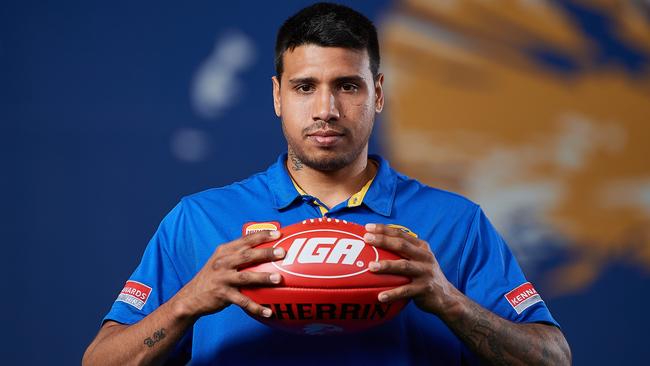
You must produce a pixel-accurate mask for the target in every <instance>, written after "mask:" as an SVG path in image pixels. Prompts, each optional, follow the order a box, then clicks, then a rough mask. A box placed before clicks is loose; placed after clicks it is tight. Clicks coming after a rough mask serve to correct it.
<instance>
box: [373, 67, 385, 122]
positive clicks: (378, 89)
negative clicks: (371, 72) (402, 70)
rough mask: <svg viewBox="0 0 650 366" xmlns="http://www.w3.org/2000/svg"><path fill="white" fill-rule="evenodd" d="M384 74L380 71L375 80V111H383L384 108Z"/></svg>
mask: <svg viewBox="0 0 650 366" xmlns="http://www.w3.org/2000/svg"><path fill="white" fill-rule="evenodd" d="M383 85H384V74H382V73H379V74H378V75H377V80H375V112H377V113H381V111H382V110H383V109H384V86H383Z"/></svg>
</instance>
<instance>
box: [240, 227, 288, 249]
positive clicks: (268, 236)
mask: <svg viewBox="0 0 650 366" xmlns="http://www.w3.org/2000/svg"><path fill="white" fill-rule="evenodd" d="M281 235H282V234H281V233H280V232H279V231H278V230H262V231H258V232H256V233H252V234H248V235H245V236H242V237H241V238H239V239H237V240H235V241H234V242H233V244H234V243H237V245H236V246H237V247H240V246H244V247H249V248H253V247H256V246H258V245H260V244H262V243H267V242H269V241H273V240H276V239H278V238H280V236H281Z"/></svg>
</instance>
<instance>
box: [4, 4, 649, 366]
mask: <svg viewBox="0 0 650 366" xmlns="http://www.w3.org/2000/svg"><path fill="white" fill-rule="evenodd" d="M307 3H309V2H307V1H292V2H287V3H286V4H282V5H279V4H278V3H275V2H259V4H251V3H250V2H239V3H237V2H233V3H225V2H215V1H195V2H191V3H189V4H188V5H180V3H178V2H168V3H161V2H119V1H118V2H110V3H92V4H91V3H89V2H78V3H77V2H71V1H66V2H54V3H41V2H30V1H21V2H12V3H4V4H3V6H2V10H0V122H1V123H0V149H1V152H2V154H0V159H1V162H2V170H1V171H0V175H1V177H0V184H1V188H2V193H3V195H4V197H3V199H2V202H3V203H2V211H1V212H2V224H1V230H2V244H3V255H2V263H1V264H2V266H1V271H2V275H3V278H4V281H2V305H1V306H2V318H3V319H4V321H3V323H4V324H8V327H4V329H3V332H2V333H3V334H4V336H3V338H5V339H4V340H3V342H2V346H1V347H2V356H1V357H2V361H1V362H2V363H3V364H8V365H11V364H26V365H41V364H52V365H72V364H78V363H79V362H80V360H81V356H82V354H83V351H84V350H85V347H86V346H87V345H88V344H89V343H90V341H91V340H92V338H93V337H94V335H95V334H96V332H97V330H98V327H99V325H100V321H101V319H102V317H103V315H104V314H105V313H106V312H107V311H108V309H109V307H110V305H111V303H112V302H113V300H114V299H115V297H116V295H117V293H118V292H119V290H120V289H121V288H122V286H123V284H124V281H125V280H126V279H127V277H128V276H129V274H130V273H131V271H132V270H133V269H134V268H135V266H136V265H137V263H138V262H139V259H140V256H141V254H142V252H143V250H144V247H145V245H146V243H147V241H148V240H149V237H150V236H151V235H152V233H153V232H154V230H155V228H156V227H157V225H158V223H159V221H160V220H161V219H162V217H163V216H164V215H165V214H166V212H167V211H168V210H169V209H171V208H172V207H173V206H174V205H175V204H176V202H177V201H178V200H179V199H180V197H181V196H183V195H186V194H190V193H193V192H196V191H199V190H203V189H206V188H208V187H213V186H219V185H224V184H228V183H230V182H232V181H235V180H240V179H243V178H245V177H246V176H248V175H250V174H252V173H254V172H257V171H259V170H262V169H264V168H265V167H266V166H268V165H269V164H270V163H272V162H273V161H274V160H275V159H276V157H277V155H278V154H279V153H281V152H282V151H283V150H284V148H285V145H284V140H283V137H282V133H281V129H280V124H279V121H278V119H277V118H276V117H275V115H274V114H273V106H272V98H271V79H270V78H271V76H272V75H273V74H274V69H273V44H274V38H275V32H276V30H277V28H278V27H279V25H280V24H281V22H282V21H283V20H284V19H285V18H286V17H287V16H288V15H290V14H292V13H293V12H295V11H296V10H297V9H299V8H301V7H303V6H304V5H306V4H307ZM354 6H355V7H356V8H357V9H359V10H361V11H362V12H364V13H365V14H367V15H368V16H370V17H371V18H373V19H377V18H378V17H379V16H380V15H381V14H383V13H385V12H386V11H387V10H389V9H390V8H389V4H388V2H387V0H384V1H373V2H361V3H359V4H355V5H354ZM226 51H229V52H231V53H232V54H236V55H238V58H237V60H238V62H237V63H234V64H229V60H227V59H224V58H223V57H222V56H220V55H223V54H222V53H220V52H226ZM210 80H226V81H225V82H224V83H225V84H223V85H222V87H223V88H225V89H228V90H230V91H231V93H230V94H227V95H220V94H219V93H218V91H217V92H215V91H214V90H211V89H210V87H209V84H210V83H209V81H210ZM206 85H207V86H206ZM379 127H380V128H381V126H379ZM376 140H377V139H374V140H373V147H372V149H373V150H380V151H381V146H378V145H377V144H376V143H375V141H376ZM549 265H552V263H551V264H549ZM532 280H533V281H534V280H535V278H534V277H533V278H532ZM648 283H649V277H648V272H647V271H646V270H642V269H639V268H633V267H628V266H625V265H620V264H617V265H612V266H611V267H609V268H608V269H607V270H606V271H605V273H603V275H602V276H601V278H600V279H599V280H598V281H597V282H596V283H595V284H594V285H593V286H592V287H590V288H586V289H584V291H583V292H581V293H575V294H571V295H567V296H564V297H561V298H550V299H546V300H547V303H548V304H549V307H550V308H551V310H552V311H553V313H554V315H555V316H556V318H557V319H558V320H559V322H560V323H561V324H562V325H563V327H564V331H565V332H566V334H567V337H568V339H569V341H570V343H571V345H572V347H573V351H574V359H575V363H576V364H580V365H586V364H618V363H624V362H623V361H629V362H631V363H635V364H639V363H642V362H643V361H642V360H645V359H647V358H648V357H650V352H649V351H648V348H647V347H646V346H645V343H646V342H647V335H646V330H647V329H648V328H649V327H650V321H649V317H648V316H647V315H646V314H644V313H643V304H644V303H645V302H646V301H647V300H648V295H647V294H646V293H647V290H648ZM628 294H630V295H628ZM633 304H640V305H633ZM637 313H641V315H636V314H637ZM633 314H635V315H633Z"/></svg>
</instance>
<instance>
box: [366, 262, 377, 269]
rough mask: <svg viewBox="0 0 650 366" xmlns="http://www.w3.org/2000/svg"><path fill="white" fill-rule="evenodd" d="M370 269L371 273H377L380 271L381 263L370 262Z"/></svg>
mask: <svg viewBox="0 0 650 366" xmlns="http://www.w3.org/2000/svg"><path fill="white" fill-rule="evenodd" d="M368 268H370V270H371V271H376V270H378V269H379V263H377V262H370V264H369V265H368Z"/></svg>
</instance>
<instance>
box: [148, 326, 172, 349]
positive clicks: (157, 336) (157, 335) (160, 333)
mask: <svg viewBox="0 0 650 366" xmlns="http://www.w3.org/2000/svg"><path fill="white" fill-rule="evenodd" d="M165 332H166V330H165V328H160V329H159V330H157V331H155V332H153V336H152V337H150V338H147V339H145V340H144V344H146V345H147V347H149V348H151V347H153V345H154V344H156V343H158V342H160V341H161V340H163V339H164V338H165V337H166V336H167V334H166V333H165Z"/></svg>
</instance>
